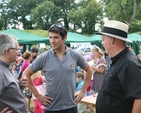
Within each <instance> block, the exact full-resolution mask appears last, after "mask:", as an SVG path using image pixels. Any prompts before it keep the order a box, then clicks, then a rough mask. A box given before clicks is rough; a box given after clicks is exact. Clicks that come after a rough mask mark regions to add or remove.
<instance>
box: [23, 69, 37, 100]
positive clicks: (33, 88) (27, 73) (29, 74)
mask: <svg viewBox="0 0 141 113" xmlns="http://www.w3.org/2000/svg"><path fill="white" fill-rule="evenodd" d="M33 73H34V72H32V71H31V70H30V69H29V68H26V69H25V71H24V72H23V75H24V76H26V77H27V83H28V85H27V86H28V88H29V89H30V91H31V92H32V93H33V95H34V96H35V97H36V96H37V95H38V94H39V93H38V91H37V89H36V88H35V86H34V84H33V82H32V79H31V76H32V75H33Z"/></svg>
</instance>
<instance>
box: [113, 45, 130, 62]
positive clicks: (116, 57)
mask: <svg viewBox="0 0 141 113" xmlns="http://www.w3.org/2000/svg"><path fill="white" fill-rule="evenodd" d="M128 50H129V48H128V47H126V48H125V49H124V50H123V51H121V52H120V53H119V54H117V55H116V56H115V57H113V58H111V60H112V64H114V63H115V62H116V61H117V60H118V58H120V57H121V56H122V55H123V54H124V53H126V52H127V51H128Z"/></svg>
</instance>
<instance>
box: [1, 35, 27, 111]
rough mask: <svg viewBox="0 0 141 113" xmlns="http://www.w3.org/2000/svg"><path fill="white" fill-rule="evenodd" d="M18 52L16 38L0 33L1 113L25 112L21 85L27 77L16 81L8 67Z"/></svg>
mask: <svg viewBox="0 0 141 113" xmlns="http://www.w3.org/2000/svg"><path fill="white" fill-rule="evenodd" d="M18 54H19V44H18V42H17V40H16V38H14V37H13V36H9V35H6V34H0V111H1V113H26V101H25V98H24V95H23V93H22V87H21V86H26V85H27V79H26V78H24V77H23V78H21V80H20V81H17V79H16V78H15V76H14V75H12V72H11V70H10V69H9V65H10V64H11V63H12V62H15V61H16V56H17V55H18ZM7 107H8V108H7ZM6 109H7V110H6ZM5 110H6V111H5Z"/></svg>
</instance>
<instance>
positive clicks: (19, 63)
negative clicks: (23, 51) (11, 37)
mask: <svg viewBox="0 0 141 113" xmlns="http://www.w3.org/2000/svg"><path fill="white" fill-rule="evenodd" d="M22 64H23V58H22V57H21V56H20V57H18V59H17V68H16V71H17V77H18V79H20V78H21V77H22Z"/></svg>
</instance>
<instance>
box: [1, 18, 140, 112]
mask: <svg viewBox="0 0 141 113" xmlns="http://www.w3.org/2000/svg"><path fill="white" fill-rule="evenodd" d="M48 32H49V38H50V45H51V47H52V48H51V49H50V50H48V51H47V52H45V53H42V54H41V55H38V48H35V47H34V48H32V49H31V51H26V52H25V53H23V55H22V56H19V44H18V41H17V40H16V38H15V37H13V36H10V35H6V34H0V113H31V109H30V101H31V97H32V98H33V100H34V113H83V112H85V110H86V109H87V105H85V104H82V103H79V102H80V101H81V99H82V98H83V97H84V96H87V95H92V94H95V93H98V97H97V101H96V113H141V96H140V92H141V61H140V55H139V56H138V57H137V56H136V55H135V54H134V53H133V51H131V50H130V49H129V48H128V47H127V46H126V42H128V41H129V42H131V41H130V40H129V39H127V33H128V25H126V24H125V23H123V22H120V21H115V20H108V21H107V22H106V23H105V24H104V27H103V29H102V31H101V32H100V33H99V34H100V35H102V45H103V47H104V49H105V52H104V51H102V49H100V48H99V47H98V46H96V45H94V46H93V49H92V53H91V56H92V59H91V60H90V59H89V60H87V59H85V57H83V56H82V55H81V54H80V53H78V52H76V51H75V50H73V49H71V48H68V47H67V46H66V45H65V41H66V39H67V30H66V28H65V27H64V26H62V25H61V24H53V25H52V26H51V27H50V28H49V30H48ZM89 62H91V64H90V63H89ZM44 83H45V86H44V85H43V84H44ZM92 107H93V106H92Z"/></svg>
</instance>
